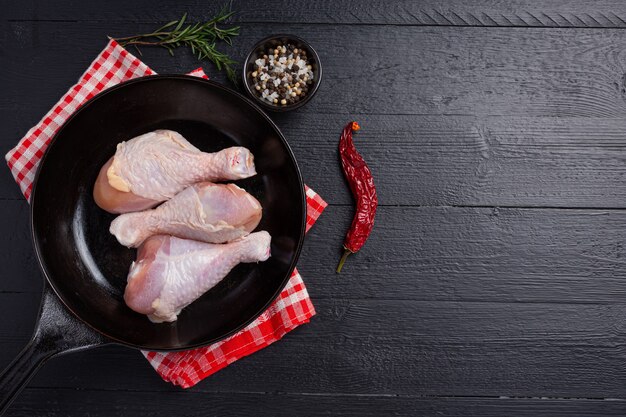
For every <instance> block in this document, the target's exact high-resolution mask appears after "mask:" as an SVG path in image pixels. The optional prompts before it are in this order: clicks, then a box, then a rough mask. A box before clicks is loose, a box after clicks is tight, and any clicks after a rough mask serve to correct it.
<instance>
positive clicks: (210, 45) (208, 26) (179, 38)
mask: <svg viewBox="0 0 626 417" xmlns="http://www.w3.org/2000/svg"><path fill="white" fill-rule="evenodd" d="M234 14H235V12H234V11H231V10H230V9H229V8H228V6H224V7H223V8H222V10H221V11H220V12H219V13H218V14H217V15H216V16H214V17H213V18H212V19H211V20H208V21H206V22H196V23H187V13H185V14H183V16H182V17H181V18H180V19H179V20H174V21H172V22H169V23H166V24H165V25H163V26H161V27H160V28H159V29H157V30H156V31H154V32H152V33H145V34H141V35H135V36H129V37H124V38H117V39H116V41H118V42H119V43H120V44H121V45H122V46H126V45H134V46H135V47H136V48H137V47H138V46H139V45H154V46H161V47H163V48H165V49H167V51H168V53H169V54H170V55H174V49H175V48H177V47H180V46H188V47H189V48H190V49H191V53H192V54H193V55H194V56H197V57H198V59H199V60H203V59H208V60H210V61H212V62H213V64H215V67H216V68H217V69H218V70H220V71H221V70H225V71H226V75H227V76H228V78H229V79H230V80H231V81H232V82H234V83H236V74H235V69H234V68H233V67H234V66H235V65H236V64H237V63H236V62H235V61H234V60H233V59H231V58H230V57H229V56H228V55H227V54H225V53H223V52H220V51H219V50H218V49H217V41H222V42H224V43H225V44H227V45H232V41H233V38H234V37H236V36H238V35H239V30H240V28H239V26H233V27H220V26H219V25H220V24H222V23H223V22H225V21H226V20H228V19H229V18H230V17H232V16H233V15H234Z"/></svg>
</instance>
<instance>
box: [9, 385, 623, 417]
mask: <svg viewBox="0 0 626 417" xmlns="http://www.w3.org/2000/svg"><path fill="white" fill-rule="evenodd" d="M150 403H158V405H159V410H158V412H159V415H179V413H184V415H186V416H203V417H208V416H224V415H228V416H233V417H238V416H244V417H248V416H268V415H271V416H275V417H280V416H285V417H292V416H293V415H294V413H295V412H297V414H298V416H341V417H369V416H372V417H374V416H381V415H393V416H398V417H402V416H407V417H408V416H416V415H418V416H444V417H467V416H469V415H476V416H482V417H502V416H503V415H505V416H511V415H515V416H519V417H535V416H538V415H541V416H545V417H557V416H559V417H561V416H566V417H575V416H579V417H595V416H605V417H610V416H615V417H617V416H623V415H624V413H625V412H626V403H625V402H624V401H619V400H617V401H616V400H574V401H572V400H560V399H520V398H440V397H436V398H433V397H426V398H420V397H406V396H358V397H356V396H349V395H341V394H337V395H333V394H326V395H307V394H296V395H293V394H283V393H271V394H268V393H261V392H259V393H256V392H255V393H244V394H232V393H217V394H206V393H194V392H175V393H161V392H159V393H156V392H145V391H134V392H124V391H92V390H51V389H36V388H35V389H33V388H27V389H26V390H25V392H24V393H22V395H21V396H20V398H18V400H17V401H16V403H15V404H14V405H13V406H12V407H11V409H10V410H9V412H8V413H7V414H6V416H7V417H22V416H28V417H31V416H34V415H54V416H58V417H61V416H77V415H89V416H91V417H98V416H106V417H109V416H112V415H115V416H133V417H143V416H154V415H155V414H154V411H153V410H151V409H148V408H147V407H146V404H150Z"/></svg>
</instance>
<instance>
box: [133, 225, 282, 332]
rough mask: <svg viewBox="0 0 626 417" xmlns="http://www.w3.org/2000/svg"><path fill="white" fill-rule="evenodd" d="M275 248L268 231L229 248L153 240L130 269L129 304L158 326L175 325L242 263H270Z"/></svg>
mask: <svg viewBox="0 0 626 417" xmlns="http://www.w3.org/2000/svg"><path fill="white" fill-rule="evenodd" d="M270 242H271V237H270V235H269V233H267V232H265V231H263V232H256V233H252V234H250V235H248V236H246V237H244V238H241V239H239V240H236V241H234V242H232V243H226V244H212V243H203V242H196V241H195V240H185V239H178V238H176V237H173V236H165V235H158V236H152V237H151V238H149V239H148V240H146V241H145V242H144V244H143V245H141V247H140V248H139V251H138V253H137V260H136V261H135V262H133V263H132V265H131V266H130V271H129V273H128V283H127V285H126V291H125V292H124V300H125V301H126V304H127V305H128V306H129V307H130V308H132V309H133V310H135V311H136V312H138V313H141V314H146V315H148V318H149V319H150V320H151V321H153V322H155V323H161V322H164V321H168V322H170V321H174V320H176V318H177V316H178V314H179V313H180V311H181V310H182V309H183V308H185V307H186V306H188V305H189V304H191V303H192V302H193V301H195V300H196V299H197V298H198V297H200V296H201V295H202V294H204V293H205V292H207V291H208V290H210V289H211V288H213V287H214V286H215V285H216V284H217V283H219V282H220V281H221V280H222V279H223V278H224V277H225V276H226V275H227V274H228V273H229V272H230V270H231V269H233V268H234V267H235V266H236V265H237V264H239V263H240V262H259V261H265V260H266V259H267V258H269V256H270Z"/></svg>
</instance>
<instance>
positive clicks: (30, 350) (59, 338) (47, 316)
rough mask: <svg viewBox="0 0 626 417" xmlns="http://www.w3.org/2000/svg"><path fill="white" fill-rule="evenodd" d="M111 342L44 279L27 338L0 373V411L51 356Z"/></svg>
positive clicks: (0, 411) (1, 411)
mask: <svg viewBox="0 0 626 417" xmlns="http://www.w3.org/2000/svg"><path fill="white" fill-rule="evenodd" d="M107 342H110V340H109V339H106V338H105V337H104V336H102V335H101V334H99V333H97V332H96V331H95V330H92V329H91V328H90V327H88V326H87V325H85V324H83V323H82V322H81V321H80V320H79V319H77V318H76V317H74V315H73V314H72V313H70V312H69V311H68V310H67V309H66V308H65V306H63V304H62V303H61V301H60V300H59V298H58V297H57V295H56V294H55V293H54V291H52V289H51V288H50V285H49V284H48V282H47V281H44V289H43V296H42V300H41V308H40V310H39V316H38V318H37V324H36V326H35V332H34V333H33V336H32V338H31V339H30V342H28V344H27V345H26V347H25V348H24V349H23V350H22V351H21V352H20V354H19V355H18V356H17V358H15V359H14V360H13V362H11V364H10V365H9V366H8V367H7V368H6V369H5V370H4V371H3V372H2V374H0V415H1V414H3V413H4V412H5V411H6V409H7V408H8V407H9V405H10V404H11V402H12V401H13V400H14V399H15V397H16V396H17V394H19V393H20V391H21V390H22V388H24V386H26V384H27V383H28V381H29V380H30V379H31V378H32V377H33V375H35V373H36V372H37V370H38V369H39V368H40V367H41V366H42V365H43V364H44V363H45V362H46V361H47V360H48V359H50V358H51V357H53V356H55V355H58V354H61V353H69V352H76V351H80V350H83V349H89V348H92V347H95V346H99V345H103V344H106V343H107Z"/></svg>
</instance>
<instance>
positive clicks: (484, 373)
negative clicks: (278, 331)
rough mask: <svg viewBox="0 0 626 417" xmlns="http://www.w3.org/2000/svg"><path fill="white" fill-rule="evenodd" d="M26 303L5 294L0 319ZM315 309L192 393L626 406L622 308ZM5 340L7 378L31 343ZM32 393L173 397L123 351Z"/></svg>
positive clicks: (46, 379)
mask: <svg viewBox="0 0 626 417" xmlns="http://www.w3.org/2000/svg"><path fill="white" fill-rule="evenodd" d="M31 299H32V297H31V295H29V294H0V311H2V312H3V313H6V315H9V314H12V315H15V314H17V312H21V310H23V309H24V305H27V304H26V301H29V300H31ZM314 301H315V305H316V309H317V312H318V316H316V317H315V318H314V319H313V320H312V321H311V323H310V324H307V325H305V326H302V327H301V328H299V329H297V330H296V331H294V332H292V333H290V334H289V335H287V336H286V337H285V339H284V340H282V341H280V342H279V343H276V344H274V345H272V346H271V347H269V348H266V349H264V350H262V351H259V352H257V353H255V354H254V356H253V357H250V358H246V359H243V360H241V361H239V362H237V363H235V364H232V365H231V366H229V367H228V368H227V369H225V370H222V371H220V372H219V373H218V374H215V375H214V376H212V377H211V378H209V379H207V380H206V381H204V382H202V383H201V384H199V385H198V386H197V388H195V389H194V390H195V391H198V392H213V393H216V392H258V391H262V392H288V393H302V392H306V393H350V394H385V395H396V394H398V395H420V396H424V395H439V396H441V395H443V396H524V397H526V396H546V397H587V398H624V394H623V390H622V387H623V386H624V384H626V363H625V359H624V358H625V355H624V353H625V352H624V343H623V337H622V335H623V330H624V329H623V327H624V325H623V323H624V320H623V317H624V315H625V314H626V305H625V304H619V305H599V304H543V303H484V302H432V301H403V300H368V299H359V300H344V299H334V300H314ZM0 335H2V338H0V353H2V356H1V363H0V366H4V365H5V364H7V363H8V362H9V361H10V359H11V357H12V356H14V354H15V353H16V352H17V351H18V350H19V349H20V348H21V346H22V345H24V344H25V343H26V341H27V339H28V337H29V336H30V331H29V330H28V329H25V328H22V327H19V328H17V329H16V328H15V325H14V324H12V323H10V321H5V322H2V323H0ZM8 335H10V338H9V336H8ZM18 339H20V340H19V341H21V342H22V343H19V341H18ZM565 377H566V379H567V383H564V382H563V381H564V378H565ZM31 386H32V387H64V388H81V389H95V390H101V389H111V388H112V387H113V389H116V390H135V389H137V388H138V387H141V389H147V390H157V391H170V390H173V389H175V388H174V387H172V386H170V385H169V384H166V383H164V382H162V381H161V380H160V378H159V377H158V376H157V375H156V374H155V372H154V371H153V370H152V369H151V368H150V367H149V365H148V363H147V362H146V361H145V359H144V358H143V357H142V356H141V355H140V354H139V353H138V352H135V351H132V350H129V349H126V348H121V347H107V348H100V349H96V350H92V351H89V352H81V353H76V354H72V355H67V356H64V357H60V358H56V359H54V360H53V361H51V362H50V363H49V364H47V365H46V366H45V367H44V368H43V369H42V370H41V371H40V373H39V374H38V375H37V376H36V377H35V378H34V380H33V381H32V382H31ZM260 387H262V388H260Z"/></svg>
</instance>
